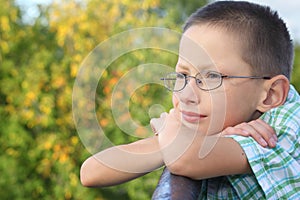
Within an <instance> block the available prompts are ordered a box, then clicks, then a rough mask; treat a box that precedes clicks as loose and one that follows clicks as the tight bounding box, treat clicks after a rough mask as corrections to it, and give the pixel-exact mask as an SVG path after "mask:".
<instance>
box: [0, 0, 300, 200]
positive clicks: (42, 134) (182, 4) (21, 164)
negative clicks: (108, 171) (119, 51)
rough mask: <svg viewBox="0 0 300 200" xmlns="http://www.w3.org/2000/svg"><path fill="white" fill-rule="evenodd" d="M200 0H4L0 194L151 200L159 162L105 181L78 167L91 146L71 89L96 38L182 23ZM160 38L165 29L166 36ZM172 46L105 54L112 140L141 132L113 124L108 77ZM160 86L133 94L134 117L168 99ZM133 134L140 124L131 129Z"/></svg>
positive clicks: (104, 99) (170, 61)
mask: <svg viewBox="0 0 300 200" xmlns="http://www.w3.org/2000/svg"><path fill="white" fill-rule="evenodd" d="M206 3H207V1H204V0H197V1H196V0H179V1H173V0H144V1H140V0H123V1H119V0H85V1H75V0H65V1H51V2H48V3H47V4H39V5H38V6H37V7H36V9H37V11H38V12H36V10H35V11H34V12H35V17H34V18H28V15H27V16H26V15H25V13H26V12H28V10H25V9H24V8H23V7H22V6H20V5H19V4H17V3H16V2H15V1H13V0H0V119H1V120H0V152H1V153H0V199H4V200H5V199H16V200H18V199H20V200H21V199H22V200H23V199H30V200H32V199H49V200H50V199H51V200H53V199H88V200H89V199H99V200H100V199H124V200H126V199H139V200H140V199H150V197H151V194H152V193H153V191H154V188H155V185H156V184H157V181H158V178H159V174H160V173H161V170H158V171H155V172H153V173H151V174H148V175H146V176H144V177H142V178H139V179H137V180H134V181H131V182H129V183H125V184H122V185H120V186H115V187H110V188H104V189H99V188H93V189H91V188H84V187H82V186H81V184H80V181H79V169H80V165H81V164H82V162H83V161H84V160H85V159H86V158H87V157H88V156H90V153H89V152H88V151H87V150H86V148H85V147H84V146H83V145H82V143H81V141H80V138H79V137H78V135H77V131H76V127H75V125H74V121H73V118H72V89H73V84H74V81H75V78H76V75H77V72H78V70H79V67H80V64H81V63H82V61H83V60H84V58H85V57H86V56H87V55H88V53H89V52H90V51H92V50H93V49H94V48H95V47H96V46H97V45H98V44H99V43H100V42H102V41H104V40H106V39H108V38H109V37H111V36H113V35H114V34H117V33H120V32H122V31H126V30H128V29H132V28H139V27H146V26H155V27H165V28H170V29H173V30H177V31H181V27H182V24H183V23H184V21H185V20H186V18H187V17H188V16H189V15H190V14H191V13H192V12H193V11H195V9H196V8H198V7H200V6H202V5H204V4H206ZM162 40H163V38H162ZM295 52H296V56H295V64H294V73H293V79H292V83H293V84H294V85H295V86H296V88H297V90H298V91H300V46H299V42H298V41H295ZM176 58H177V55H174V54H171V53H168V52H163V53H162V52H161V51H159V50H153V49H148V50H147V49H144V50H140V51H134V52H131V53H128V54H126V55H123V56H122V57H120V58H119V59H117V60H115V61H114V62H113V63H111V66H109V67H108V68H107V70H106V73H105V74H104V75H103V76H102V78H101V80H100V81H99V87H98V90H97V97H96V104H97V115H98V117H99V124H100V125H101V127H105V133H107V135H108V136H109V138H110V139H111V141H113V143H115V144H121V143H128V142H130V141H134V140H136V139H137V138H134V137H132V136H128V135H127V134H124V133H123V132H122V131H121V130H120V129H119V128H118V127H117V126H116V124H115V123H114V119H113V116H112V113H111V108H110V103H111V99H110V97H111V94H112V91H113V89H114V85H115V84H116V83H117V82H118V80H119V79H120V78H121V77H122V76H123V75H124V74H125V73H126V72H127V71H128V70H130V69H132V68H133V67H136V66H138V65H140V64H144V63H151V62H156V63H162V64H165V65H168V66H174V65H175V63H176ZM170 100H171V98H170V94H168V93H166V92H165V90H164V88H163V87H162V86H152V85H145V86H142V87H140V88H139V89H138V90H137V91H136V92H135V93H134V94H133V95H132V97H131V98H130V113H131V114H132V116H131V117H132V118H133V119H135V120H136V121H138V122H139V123H140V124H141V125H147V124H148V123H149V119H150V117H152V116H151V115H149V108H151V106H152V105H153V104H159V105H162V106H163V107H164V108H165V109H166V110H167V109H169V108H170V106H171V101H170ZM137 135H139V136H140V137H143V136H144V135H145V133H143V132H139V130H137Z"/></svg>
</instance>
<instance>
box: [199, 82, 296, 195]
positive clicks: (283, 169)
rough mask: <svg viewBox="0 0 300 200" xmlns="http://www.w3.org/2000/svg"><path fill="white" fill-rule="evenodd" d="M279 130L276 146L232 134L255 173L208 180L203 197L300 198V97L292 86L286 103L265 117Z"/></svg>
mask: <svg viewBox="0 0 300 200" xmlns="http://www.w3.org/2000/svg"><path fill="white" fill-rule="evenodd" d="M261 118H262V119H263V120H265V121H266V122H267V123H268V124H270V125H271V126H272V127H273V128H274V129H275V130H276V133H277V136H278V143H277V146H276V147H275V148H272V149H271V148H263V147H261V146H260V145H259V144H257V143H256V142H255V141H254V140H253V139H252V138H250V137H242V136H230V137H232V138H233V139H234V140H236V141H237V142H238V143H239V144H240V145H241V147H242V148H243V150H244V151H245V154H246V155H247V158H248V161H249V163H250V166H251V168H252V171H253V174H247V175H234V176H227V177H218V178H214V179H208V180H204V181H203V183H202V189H203V191H202V192H201V194H200V196H199V199H247V200H248V199H268V200H269V199H274V200H277V199H300V96H299V94H298V93H297V91H296V90H295V88H294V87H293V86H290V91H289V94H288V98H287V100H286V102H285V104H284V105H283V106H280V107H277V108H274V109H272V110H270V111H269V112H267V113H265V114H264V115H263V116H262V117H261Z"/></svg>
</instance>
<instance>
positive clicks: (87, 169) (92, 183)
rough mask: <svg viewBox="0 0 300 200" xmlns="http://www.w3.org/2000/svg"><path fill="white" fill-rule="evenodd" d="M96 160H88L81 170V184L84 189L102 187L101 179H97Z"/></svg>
mask: <svg viewBox="0 0 300 200" xmlns="http://www.w3.org/2000/svg"><path fill="white" fill-rule="evenodd" d="M95 164H97V163H95V162H94V158H88V159H87V160H86V161H85V162H84V163H83V164H82V166H81V168H80V182H81V184H82V185H83V186H84V187H101V184H100V182H99V178H96V176H95V175H96V174H95V169H94V165H95Z"/></svg>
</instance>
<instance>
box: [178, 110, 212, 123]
mask: <svg viewBox="0 0 300 200" xmlns="http://www.w3.org/2000/svg"><path fill="white" fill-rule="evenodd" d="M181 114H182V118H183V119H184V120H185V121H187V122H190V123H197V122H199V121H200V120H203V119H204V118H206V117H207V116H206V115H202V114H199V113H194V112H188V111H181Z"/></svg>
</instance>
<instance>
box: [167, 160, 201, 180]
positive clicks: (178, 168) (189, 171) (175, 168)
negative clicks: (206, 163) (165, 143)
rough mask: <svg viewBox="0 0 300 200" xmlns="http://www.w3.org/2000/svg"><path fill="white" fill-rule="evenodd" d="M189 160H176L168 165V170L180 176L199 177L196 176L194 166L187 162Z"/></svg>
mask: <svg viewBox="0 0 300 200" xmlns="http://www.w3.org/2000/svg"><path fill="white" fill-rule="evenodd" d="M187 163H188V162H183V161H180V160H178V161H175V162H173V163H171V164H169V165H167V168H168V170H169V171H170V172H171V173H172V174H175V175H178V176H185V177H188V178H191V179H197V177H196V176H195V172H194V170H193V168H192V167H191V166H190V165H189V164H187Z"/></svg>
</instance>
